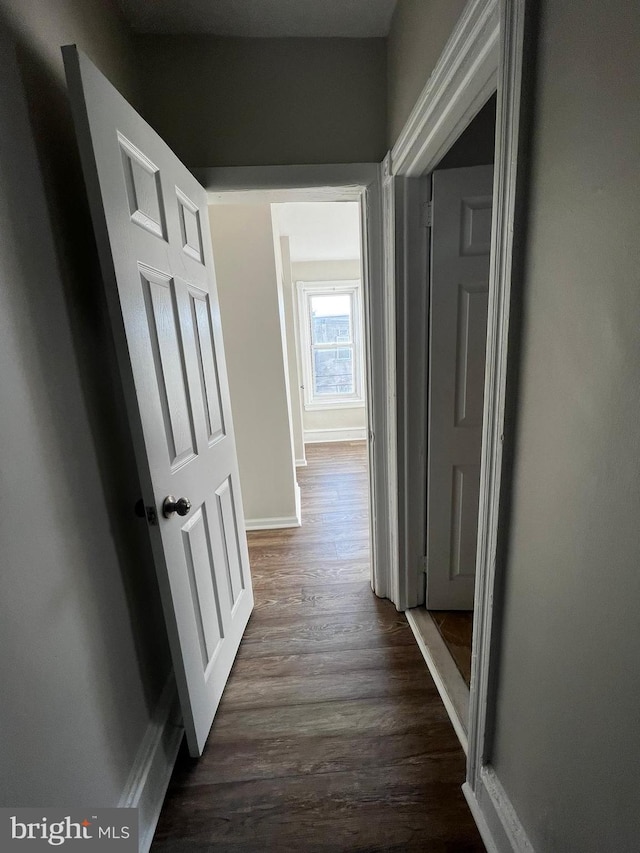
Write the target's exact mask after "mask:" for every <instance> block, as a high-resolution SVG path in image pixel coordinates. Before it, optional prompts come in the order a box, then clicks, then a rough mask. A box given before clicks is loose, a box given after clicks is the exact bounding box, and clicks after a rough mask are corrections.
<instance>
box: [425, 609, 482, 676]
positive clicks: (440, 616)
mask: <svg viewBox="0 0 640 853" xmlns="http://www.w3.org/2000/svg"><path fill="white" fill-rule="evenodd" d="M429 613H430V614H431V616H432V618H433V621H434V622H435V624H436V628H437V629H438V631H439V632H440V636H441V637H442V639H443V640H444V642H445V645H446V647H447V648H448V649H449V652H450V653H451V657H452V658H453V659H454V661H455V663H456V666H457V667H458V669H459V670H460V674H461V675H462V677H463V678H464V680H465V684H466V685H467V687H470V686H471V639H472V636H473V613H472V612H469V611H466V610H430V611H429Z"/></svg>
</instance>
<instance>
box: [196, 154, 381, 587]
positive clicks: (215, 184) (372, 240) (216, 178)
mask: <svg viewBox="0 0 640 853" xmlns="http://www.w3.org/2000/svg"><path fill="white" fill-rule="evenodd" d="M193 172H194V175H195V176H196V178H197V179H198V180H199V181H200V183H201V184H202V185H203V186H204V188H205V189H206V190H207V192H208V195H209V203H210V204H277V203H283V202H296V201H298V202H309V201H357V202H359V203H360V211H361V217H362V219H361V225H362V240H363V246H362V278H363V304H364V313H365V335H364V342H365V349H366V361H367V365H368V370H367V371H366V382H367V407H366V408H367V422H368V430H369V437H370V441H369V470H370V477H369V481H370V482H369V501H370V521H371V539H372V571H371V586H372V589H373V591H374V592H375V593H376V595H379V596H380V597H382V598H391V599H392V600H394V599H393V579H394V578H397V576H398V556H397V554H398V551H397V541H396V540H397V530H398V515H397V500H396V497H397V475H396V467H395V466H396V455H395V442H394V440H393V438H392V436H393V435H394V434H395V418H396V409H395V396H396V395H395V334H394V332H395V329H394V322H393V318H390V317H389V311H390V304H389V296H388V290H387V289H386V288H385V280H384V270H383V249H382V241H383V228H382V194H381V183H382V167H381V165H380V164H379V163H339V164H320V165H312V166H304V165H300V166H297V165H295V166H229V167H213V168H202V169H194V170H193ZM391 293H393V291H391Z"/></svg>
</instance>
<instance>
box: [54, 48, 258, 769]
mask: <svg viewBox="0 0 640 853" xmlns="http://www.w3.org/2000/svg"><path fill="white" fill-rule="evenodd" d="M63 55H64V60H65V69H66V72H67V80H68V84H69V89H70V93H71V101H72V107H73V111H74V120H75V123H76V133H77V136H78V142H79V147H80V153H81V157H82V163H83V169H84V173H85V180H86V183H87V189H88V192H89V198H90V203H91V212H92V218H93V223H94V230H95V234H96V240H97V243H98V249H99V253H100V262H101V266H102V272H103V279H104V283H105V290H106V294H107V300H108V304H109V311H110V316H111V321H112V326H113V331H114V338H115V342H116V350H117V353H118V359H119V364H120V371H121V376H122V383H123V387H124V391H125V397H126V401H127V406H128V412H129V419H130V423H131V429H132V433H133V437H134V444H135V450H136V461H137V464H138V470H139V474H140V481H141V487H142V491H143V499H144V503H145V505H146V507H147V517H148V518H150V522H149V533H150V537H151V543H152V546H153V552H154V559H155V563H156V571H157V575H158V582H159V586H160V592H161V595H162V602H163V607H164V613H165V620H166V623H167V631H168V635H169V641H170V645H171V651H172V657H173V665H174V670H175V674H176V681H177V683H178V689H179V692H180V700H181V705H182V713H183V719H184V724H185V730H186V734H187V740H188V744H189V750H190V752H191V754H192V755H199V754H201V752H202V749H203V747H204V744H205V742H206V738H207V735H208V733H209V729H210V727H211V723H212V721H213V717H214V715H215V712H216V708H217V706H218V702H219V701H220V697H221V695H222V691H223V689H224V686H225V683H226V680H227V677H228V675H229V672H230V669H231V666H232V664H233V660H234V658H235V655H236V652H237V649H238V646H239V643H240V640H241V638H242V634H243V631H244V628H245V625H246V623H247V620H248V618H249V615H250V613H251V609H252V607H253V595H252V590H251V576H250V570H249V559H248V552H247V543H246V537H245V533H244V517H243V512H242V501H241V495H240V485H239V481H238V464H237V458H236V449H235V440H234V435H233V425H232V419H231V407H230V401H229V388H228V382H227V374H226V366H225V359H224V349H223V344H222V332H221V326H220V313H219V308H218V300H217V294H216V287H215V277H214V269H213V256H212V250H211V238H210V232H209V225H208V217H207V196H206V193H205V191H204V190H203V189H202V187H201V186H200V185H199V184H198V183H197V181H195V179H194V178H193V176H192V175H191V174H190V173H189V172H188V170H187V169H186V168H185V167H184V166H183V165H182V164H181V163H180V162H179V160H178V159H177V158H176V157H175V155H174V154H173V153H172V152H171V151H170V149H169V148H168V147H167V146H166V145H165V144H164V142H163V141H162V140H161V139H160V137H159V136H158V135H157V134H156V133H155V132H154V131H153V130H152V129H151V128H150V127H149V126H148V125H147V124H146V123H145V122H144V121H143V120H142V119H141V118H140V116H138V114H137V113H136V112H135V111H134V110H133V109H132V108H131V107H130V106H129V104H128V103H127V102H126V101H125V100H124V98H122V97H121V96H120V95H119V94H118V92H117V91H116V90H115V89H114V88H113V87H112V86H111V85H110V84H109V82H108V81H107V80H106V79H105V78H104V77H103V76H102V75H101V74H100V72H99V71H98V70H97V69H96V68H95V67H94V66H93V65H92V64H91V62H89V60H88V59H87V58H86V57H85V56H83V55H82V54H80V53H78V51H77V50H76V49H75V48H74V47H67V48H63ZM167 496H173V497H175V498H179V497H186V498H188V500H189V501H190V502H191V508H190V510H189V511H188V513H187V514H186V516H184V517H183V518H181V517H180V515H179V514H173V515H171V516H170V517H166V518H165V517H164V515H163V502H164V499H165V498H166V497H167ZM185 509H186V507H185Z"/></svg>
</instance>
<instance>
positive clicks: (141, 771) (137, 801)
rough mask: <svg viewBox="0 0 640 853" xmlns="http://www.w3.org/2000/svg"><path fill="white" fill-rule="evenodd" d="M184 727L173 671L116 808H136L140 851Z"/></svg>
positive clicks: (144, 851)
mask: <svg viewBox="0 0 640 853" xmlns="http://www.w3.org/2000/svg"><path fill="white" fill-rule="evenodd" d="M183 734H184V728H183V726H182V722H181V716H180V704H179V702H178V692H177V689H176V683H175V678H174V676H173V673H172V674H171V676H170V677H169V679H167V683H166V684H165V687H164V690H163V691H162V695H161V696H160V700H159V702H158V704H157V706H156V709H155V711H154V713H153V716H152V718H151V720H150V721H149V725H148V726H147V730H146V732H145V734H144V737H143V738H142V743H141V744H140V747H139V749H138V752H137V754H136V758H135V761H134V762H133V767H132V768H131V773H130V774H129V778H128V779H127V783H126V785H125V788H124V791H123V793H122V796H121V797H120V802H119V804H118V805H119V807H120V808H137V809H138V817H139V826H140V842H139V850H140V853H148V851H149V849H150V847H151V842H152V841H153V835H154V833H155V831H156V825H157V823H158V818H159V817H160V811H161V809H162V804H163V802H164V798H165V794H166V792H167V788H168V786H169V780H170V778H171V773H172V772H173V767H174V764H175V762H176V758H177V755H178V749H179V747H180V743H181V741H182V736H183Z"/></svg>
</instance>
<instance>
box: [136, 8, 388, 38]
mask: <svg viewBox="0 0 640 853" xmlns="http://www.w3.org/2000/svg"><path fill="white" fill-rule="evenodd" d="M120 5H121V6H122V9H123V12H124V15H125V17H126V19H127V20H128V22H129V23H130V24H131V26H132V27H133V29H134V30H137V31H138V32H144V33H209V34H215V35H220V36H246V37H272V38H280V37H293V36H296V37H328V36H340V37H343V38H346V37H350V38H371V37H375V36H386V35H388V33H389V25H390V23H391V16H392V14H393V10H394V8H395V5H396V0H120Z"/></svg>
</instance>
